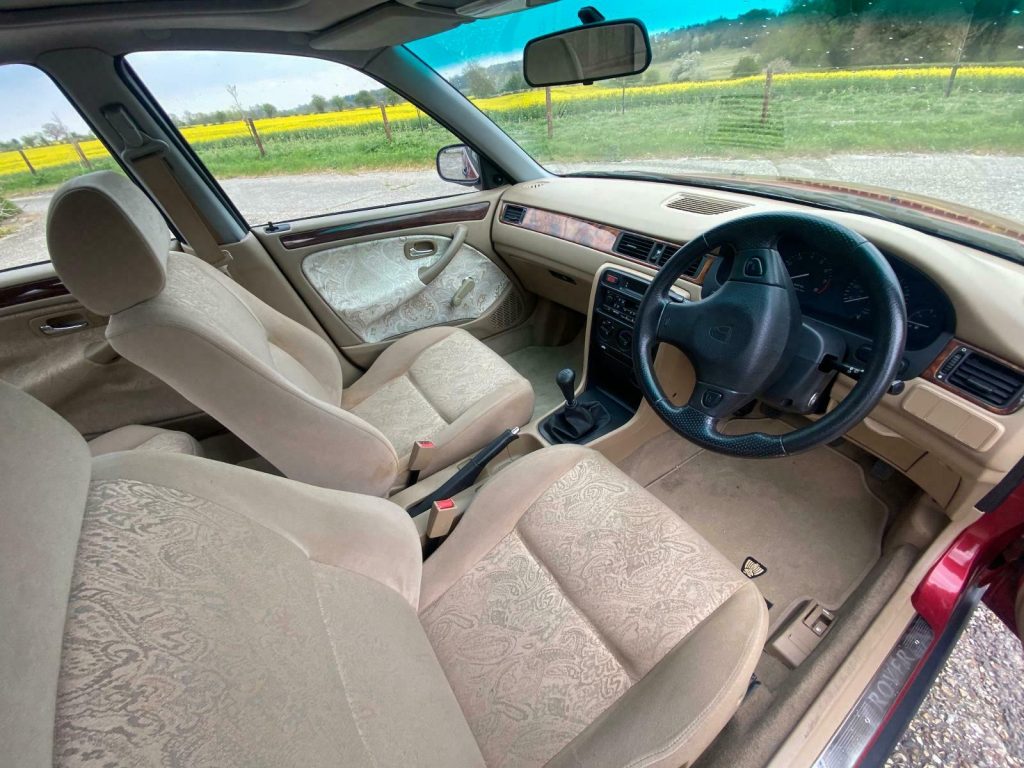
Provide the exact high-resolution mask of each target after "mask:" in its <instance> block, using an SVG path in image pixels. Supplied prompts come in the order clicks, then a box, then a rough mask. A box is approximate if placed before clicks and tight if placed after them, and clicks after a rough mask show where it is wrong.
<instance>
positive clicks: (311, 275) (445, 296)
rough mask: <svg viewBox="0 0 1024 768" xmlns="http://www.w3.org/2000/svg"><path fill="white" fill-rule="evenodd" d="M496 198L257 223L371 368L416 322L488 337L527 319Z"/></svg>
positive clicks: (349, 350)
mask: <svg viewBox="0 0 1024 768" xmlns="http://www.w3.org/2000/svg"><path fill="white" fill-rule="evenodd" d="M500 196H501V190H492V191H488V192H477V193H470V194H465V195H459V196H458V197H454V198H442V199H439V200H425V201H419V202H415V203H406V204H401V205H393V206H388V207H387V208H381V209H377V210H373V211H357V212H352V213H341V214H336V215H332V216H322V217H317V218H315V219H308V220H300V221H292V222H289V223H288V227H287V229H285V230H284V231H273V230H272V231H270V232H267V227H256V228H255V229H254V230H253V231H254V233H255V235H256V237H257V238H259V240H260V241H261V242H262V243H263V245H264V247H265V248H266V250H267V252H268V253H269V254H270V255H271V257H272V258H273V259H274V261H275V262H276V263H277V264H278V266H279V267H280V268H281V271H282V272H283V273H284V274H285V275H286V276H287V278H288V279H289V281H291V283H292V285H293V286H294V287H295V289H296V290H297V291H298V292H299V294H301V295H302V297H303V298H304V299H305V300H306V303H307V304H308V305H309V307H310V308H311V309H312V311H313V313H314V315H316V318H317V319H318V320H319V321H320V323H321V324H322V325H323V327H324V329H325V330H326V331H327V332H328V334H329V335H330V336H331V338H332V339H333V340H334V342H335V343H336V344H337V346H338V347H339V348H340V349H341V350H342V352H343V353H344V355H345V357H347V358H348V359H349V360H351V361H352V362H354V363H356V364H357V365H359V366H362V367H366V366H368V365H369V364H370V363H372V362H373V360H374V359H375V358H376V357H377V355H379V354H380V353H381V352H382V351H383V350H384V349H386V348H387V346H388V345H389V344H390V343H391V342H392V341H394V339H396V338H398V337H399V336H401V335H402V334H405V333H409V332H411V331H414V330H417V329H419V328H426V327H428V326H432V325H457V326H459V327H462V328H465V329H466V330H468V331H469V332H470V333H473V334H474V335H475V336H477V337H478V338H481V339H486V338H487V337H489V336H493V335H495V334H497V333H501V332H502V331H505V330H508V329H509V328H512V327H514V326H516V325H518V324H519V323H521V322H522V321H523V320H525V319H526V317H527V313H528V309H529V307H528V303H527V296H526V294H525V293H524V292H523V290H522V288H521V286H520V285H519V282H518V281H517V280H516V278H515V276H514V275H513V273H512V271H511V270H510V269H509V268H508V267H507V266H506V265H505V264H504V262H502V260H501V258H500V257H499V256H498V255H497V254H496V253H495V252H494V250H493V249H492V247H491V218H492V216H493V215H494V211H495V210H496V209H497V201H498V199H499V198H500ZM460 230H461V231H464V234H465V241H464V245H463V246H462V247H461V248H460V249H459V250H458V251H457V253H456V255H454V257H453V258H452V259H451V261H450V262H448V264H447V265H446V266H445V268H444V269H442V270H441V271H440V274H439V275H438V276H437V277H436V278H433V279H431V278H432V276H431V275H430V274H429V273H428V270H427V269H426V268H429V267H430V266H432V265H435V264H437V263H438V262H441V261H443V260H444V259H445V257H446V253H445V251H446V249H447V246H448V245H450V244H451V241H452V239H453V238H455V237H456V236H457V235H459V236H461V232H460ZM431 248H432V250H431ZM407 250H408V251H409V253H408V254H407ZM420 252H422V253H420ZM424 273H427V274H424Z"/></svg>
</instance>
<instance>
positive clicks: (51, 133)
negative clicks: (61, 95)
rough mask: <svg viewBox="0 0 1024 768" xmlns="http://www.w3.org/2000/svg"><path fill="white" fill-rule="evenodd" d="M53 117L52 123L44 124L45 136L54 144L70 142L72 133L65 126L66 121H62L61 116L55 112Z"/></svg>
mask: <svg viewBox="0 0 1024 768" xmlns="http://www.w3.org/2000/svg"><path fill="white" fill-rule="evenodd" d="M51 117H53V121H52V122H49V123H43V129H42V132H43V136H44V137H46V139H47V141H49V142H50V143H52V144H63V143H64V142H66V141H69V140H70V139H71V131H70V130H69V129H68V127H67V125H65V124H64V121H63V120H61V119H60V115H58V114H57V113H56V112H54V113H53V114H52V115H51Z"/></svg>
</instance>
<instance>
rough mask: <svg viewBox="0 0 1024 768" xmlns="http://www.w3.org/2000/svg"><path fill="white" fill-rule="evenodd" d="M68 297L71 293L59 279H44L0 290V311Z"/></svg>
mask: <svg viewBox="0 0 1024 768" xmlns="http://www.w3.org/2000/svg"><path fill="white" fill-rule="evenodd" d="M69 295H71V292H70V291H69V290H68V289H67V288H66V287H65V286H64V283H62V282H61V280H60V278H59V277H44V278H41V279H39V280H32V281H31V282H28V283H20V284H19V285H11V286H7V287H5V288H0V309H7V308H8V307H16V306H18V305H19V304H29V303H31V302H33V301H42V300H43V299H54V298H57V297H59V296H69Z"/></svg>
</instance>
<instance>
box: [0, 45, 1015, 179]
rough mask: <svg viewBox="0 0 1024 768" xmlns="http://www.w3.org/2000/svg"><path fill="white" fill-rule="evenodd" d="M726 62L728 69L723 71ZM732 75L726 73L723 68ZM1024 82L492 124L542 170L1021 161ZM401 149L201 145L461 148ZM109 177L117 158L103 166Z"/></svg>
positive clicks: (413, 155) (404, 162) (325, 142)
mask: <svg viewBox="0 0 1024 768" xmlns="http://www.w3.org/2000/svg"><path fill="white" fill-rule="evenodd" d="M720 63H721V62H720ZM722 65H723V66H724V64H722ZM1022 90H1024V84H1021V83H1020V82H1019V81H1010V80H1008V79H1007V80H1002V81H1000V80H998V79H996V80H991V79H990V80H987V81H978V82H975V83H972V82H970V81H969V80H967V79H964V80H963V81H962V82H959V81H958V88H957V90H956V91H955V92H954V95H953V96H952V97H951V98H944V97H943V95H942V83H941V82H939V81H934V80H932V81H928V82H925V81H921V82H911V83H906V82H901V81H899V80H893V81H881V82H878V83H872V84H870V85H864V84H856V83H854V84H845V85H843V87H841V88H834V87H833V88H829V87H827V86H823V85H821V84H817V83H807V82H801V83H784V84H779V85H777V87H776V88H775V91H774V93H773V99H772V102H771V105H770V113H769V120H768V122H767V128H766V127H765V126H764V125H763V124H762V122H761V100H762V97H763V88H762V86H761V85H760V84H759V83H756V82H755V83H748V84H745V85H742V86H735V87H734V86H723V88H721V89H719V90H717V91H713V92H712V91H704V92H700V93H694V92H689V93H682V94H675V95H673V96H672V97H671V98H666V97H665V96H664V95H658V96H651V95H645V94H642V93H630V92H629V91H628V90H627V93H626V109H625V113H624V114H623V113H622V112H621V111H620V101H619V99H599V98H595V99H592V100H591V99H588V100H583V101H575V102H568V103H566V102H562V103H560V102H559V101H558V97H557V93H556V96H555V131H554V137H553V138H552V139H548V138H547V135H546V123H545V119H544V110H543V107H540V108H532V107H531V108H525V109H523V110H521V111H517V112H506V113H500V114H496V115H494V118H495V119H496V121H497V122H498V124H499V125H500V126H501V127H502V128H503V129H505V130H506V131H507V132H508V133H509V134H510V135H511V136H512V137H513V138H515V139H516V140H517V141H518V142H520V144H522V146H523V147H524V148H525V149H526V151H527V152H529V153H530V154H531V155H533V156H534V157H536V158H537V159H538V160H539V161H540V162H542V163H551V162H595V161H598V162H600V161H621V160H640V159H658V158H666V159H668V158H679V157H686V156H702V157H727V158H729V157H738V158H766V159H771V158H774V157H794V156H799V157H807V156H814V155H827V154H837V153H844V152H858V153H877V154H890V153H899V152H934V153H943V152H968V153H969V152H980V153H1001V154H1024V127H1022V126H1024V99H1022ZM393 128H394V139H393V141H392V142H390V143H389V142H387V141H386V140H385V137H384V131H383V128H382V127H381V126H379V125H367V126H361V127H350V128H332V129H327V128H325V129H318V130H311V131H303V132H296V133H287V134H268V135H266V136H264V137H263V138H264V143H265V146H266V150H267V156H266V157H262V158H261V157H259V155H258V153H257V150H256V148H255V146H254V145H253V143H252V142H251V141H250V140H249V139H248V138H239V139H230V140H225V141H220V142H211V143H206V144H198V145H196V147H195V149H196V151H197V152H198V154H199V156H200V157H201V158H202V160H203V161H204V162H205V163H206V164H207V165H208V167H209V169H210V171H211V172H212V173H213V174H214V176H216V177H218V178H232V177H242V176H261V175H274V174H295V173H311V172H337V173H342V174H344V173H352V172H359V171H375V170H390V169H424V170H426V169H430V168H433V166H434V156H435V153H436V151H437V149H438V148H440V147H441V146H443V145H445V144H449V143H454V142H455V141H456V140H455V138H454V137H453V136H452V135H451V134H450V133H448V131H446V130H444V129H442V128H440V127H439V126H436V125H433V124H431V123H428V122H427V121H424V122H423V123H422V125H420V124H418V123H417V122H416V121H407V122H400V123H394V124H393ZM95 165H96V167H98V168H102V167H113V165H114V163H113V161H112V160H108V161H102V162H98V163H96V164H95ZM80 173H82V169H81V168H80V167H78V166H65V167H62V168H55V169H47V170H45V171H41V172H40V173H39V174H38V175H37V176H30V175H29V174H27V173H25V174H19V175H16V176H7V177H0V194H3V195H6V196H8V197H10V196H13V195H19V194H25V193H30V192H32V191H36V190H39V191H42V190H45V189H48V188H52V187H53V186H56V185H57V184H59V183H60V182H62V181H64V180H65V179H68V178H72V177H74V176H77V175H79V174H80Z"/></svg>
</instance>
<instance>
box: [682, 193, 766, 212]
mask: <svg viewBox="0 0 1024 768" xmlns="http://www.w3.org/2000/svg"><path fill="white" fill-rule="evenodd" d="M665 205H666V207H668V208H671V209H673V210H675V211H686V212H687V213H699V214H701V215H702V216H715V215H716V214H719V213H728V212H729V211H738V210H740V209H741V208H749V207H750V205H749V204H748V203H736V202H733V201H731V200H719V199H718V198H716V197H704V196H703V195H689V194H687V195H676V196H675V197H673V198H670V199H669V201H668V202H667V203H665Z"/></svg>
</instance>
